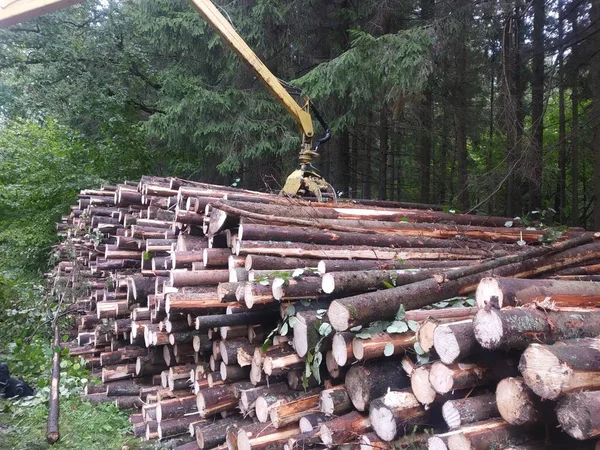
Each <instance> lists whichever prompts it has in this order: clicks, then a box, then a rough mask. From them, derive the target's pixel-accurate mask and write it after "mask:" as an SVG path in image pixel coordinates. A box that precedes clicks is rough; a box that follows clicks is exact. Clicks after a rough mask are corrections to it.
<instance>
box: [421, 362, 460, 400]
mask: <svg viewBox="0 0 600 450" xmlns="http://www.w3.org/2000/svg"><path fill="white" fill-rule="evenodd" d="M452 374H453V372H452V370H451V369H450V368H448V367H447V366H446V365H444V364H441V363H439V362H438V363H434V364H433V365H432V366H431V371H430V372H429V381H430V383H431V386H432V387H433V389H435V391H436V392H438V393H440V394H446V393H448V392H450V391H451V390H452V389H453V387H454V378H453V376H452ZM413 376H414V375H413Z"/></svg>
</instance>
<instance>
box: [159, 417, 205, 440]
mask: <svg viewBox="0 0 600 450" xmlns="http://www.w3.org/2000/svg"><path fill="white" fill-rule="evenodd" d="M197 421H198V417H197V416H196V415H192V416H183V417H177V418H176V419H169V420H165V421H162V422H159V423H158V427H157V431H158V439H161V440H162V439H166V438H170V437H173V436H178V435H180V434H187V433H188V432H189V426H190V424H191V423H193V422H197Z"/></svg>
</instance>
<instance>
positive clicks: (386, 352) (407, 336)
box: [352, 332, 415, 361]
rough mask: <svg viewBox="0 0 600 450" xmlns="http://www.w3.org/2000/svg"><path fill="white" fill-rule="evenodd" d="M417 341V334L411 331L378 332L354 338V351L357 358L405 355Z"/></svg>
mask: <svg viewBox="0 0 600 450" xmlns="http://www.w3.org/2000/svg"><path fill="white" fill-rule="evenodd" d="M414 343H415V334H414V333H412V332H409V333H398V334H390V333H378V334H374V335H372V336H371V337H370V338H369V339H359V338H354V340H353V341H352V352H353V354H354V357H355V358H356V359H357V360H359V361H360V360H363V359H364V360H367V359H372V358H381V357H382V356H392V355H400V354H402V355H404V353H406V351H407V350H409V349H412V348H413V345H414Z"/></svg>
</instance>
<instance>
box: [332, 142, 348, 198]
mask: <svg viewBox="0 0 600 450" xmlns="http://www.w3.org/2000/svg"><path fill="white" fill-rule="evenodd" d="M338 145H339V152H338V156H339V159H338V161H337V165H338V173H337V175H338V176H337V180H336V184H334V185H333V187H334V188H335V189H336V190H337V191H338V192H339V191H342V192H343V196H344V197H348V193H349V191H350V135H349V134H348V130H344V131H342V132H341V133H340V138H339V143H338Z"/></svg>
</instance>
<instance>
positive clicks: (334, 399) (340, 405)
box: [319, 385, 352, 416]
mask: <svg viewBox="0 0 600 450" xmlns="http://www.w3.org/2000/svg"><path fill="white" fill-rule="evenodd" d="M319 409H320V410H321V412H323V413H325V414H327V415H329V416H341V415H342V414H346V413H348V412H350V411H351V410H352V401H351V400H350V396H349V395H348V391H346V386H344V385H340V386H335V387H333V388H331V389H325V390H323V391H321V396H320V401H319Z"/></svg>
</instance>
